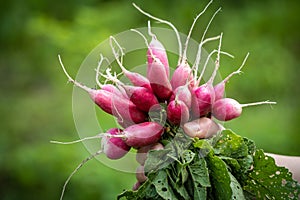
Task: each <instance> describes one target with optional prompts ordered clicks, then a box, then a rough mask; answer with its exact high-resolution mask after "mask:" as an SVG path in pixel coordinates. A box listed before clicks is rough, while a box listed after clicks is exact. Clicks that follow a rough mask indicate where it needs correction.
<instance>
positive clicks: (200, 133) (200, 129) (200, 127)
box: [183, 117, 224, 139]
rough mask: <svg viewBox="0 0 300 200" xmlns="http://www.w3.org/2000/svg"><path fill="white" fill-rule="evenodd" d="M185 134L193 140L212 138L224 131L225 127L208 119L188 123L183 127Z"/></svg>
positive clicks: (202, 118)
mask: <svg viewBox="0 0 300 200" xmlns="http://www.w3.org/2000/svg"><path fill="white" fill-rule="evenodd" d="M183 130H184V132H185V133H186V134H187V135H188V136H190V137H192V138H195V137H197V138H200V139H204V138H210V137H212V136H213V135H215V134H217V132H219V131H221V130H224V127H223V126H221V125H219V124H217V123H216V122H214V121H213V120H212V119H209V118H207V117H201V118H199V119H196V120H193V121H190V122H187V123H185V124H184V125H183Z"/></svg>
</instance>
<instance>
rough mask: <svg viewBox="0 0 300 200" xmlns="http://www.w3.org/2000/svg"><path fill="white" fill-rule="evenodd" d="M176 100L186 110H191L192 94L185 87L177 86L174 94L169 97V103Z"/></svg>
mask: <svg viewBox="0 0 300 200" xmlns="http://www.w3.org/2000/svg"><path fill="white" fill-rule="evenodd" d="M175 98H176V99H178V100H180V101H183V102H184V103H185V105H186V106H187V107H188V108H191V104H192V94H191V92H190V90H189V88H188V86H187V85H183V86H179V87H177V88H176V89H175V90H174V93H173V94H172V96H171V97H170V100H169V101H170V102H171V101H173V100H175Z"/></svg>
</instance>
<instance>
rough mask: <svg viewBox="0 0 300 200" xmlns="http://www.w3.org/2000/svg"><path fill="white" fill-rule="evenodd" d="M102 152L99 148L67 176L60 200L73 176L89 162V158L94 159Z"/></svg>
mask: <svg viewBox="0 0 300 200" xmlns="http://www.w3.org/2000/svg"><path fill="white" fill-rule="evenodd" d="M101 153H102V150H99V151H97V152H96V153H94V154H92V155H91V156H89V157H88V158H86V159H84V160H83V161H82V162H81V163H80V164H79V165H78V166H77V167H76V168H75V170H74V171H73V172H72V173H71V174H70V176H69V177H68V178H67V180H66V181H65V183H64V186H63V189H62V192H61V196H60V200H62V199H63V197H64V193H65V190H66V187H67V185H68V183H69V181H70V180H71V178H72V176H73V175H74V174H75V173H76V172H77V171H78V170H79V169H80V168H81V167H82V166H83V165H84V164H85V163H86V162H88V161H89V160H91V159H93V158H94V157H96V156H98V155H100V154H101Z"/></svg>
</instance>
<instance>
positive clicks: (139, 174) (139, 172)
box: [135, 165, 148, 183]
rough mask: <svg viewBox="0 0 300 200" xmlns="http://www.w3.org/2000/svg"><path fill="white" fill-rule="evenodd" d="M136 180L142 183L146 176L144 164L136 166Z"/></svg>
mask: <svg viewBox="0 0 300 200" xmlns="http://www.w3.org/2000/svg"><path fill="white" fill-rule="evenodd" d="M135 175H136V180H137V181H138V182H140V183H144V182H145V181H146V180H147V179H148V177H147V176H146V175H145V168H144V166H142V165H140V166H138V167H137V168H136V173H135Z"/></svg>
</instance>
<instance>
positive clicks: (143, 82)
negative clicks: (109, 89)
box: [110, 36, 152, 91]
mask: <svg viewBox="0 0 300 200" xmlns="http://www.w3.org/2000/svg"><path fill="white" fill-rule="evenodd" d="M113 41H114V43H116V45H117V46H118V47H119V49H120V51H121V53H122V54H124V53H123V51H122V48H121V47H120V45H119V43H118V42H117V41H116V39H115V38H114V37H113V36H110V46H111V49H112V51H113V54H114V56H115V59H116V61H117V63H118V65H119V67H120V68H121V70H122V71H123V73H124V74H125V76H126V77H127V78H128V79H129V80H130V82H131V83H132V84H133V85H134V86H139V87H145V88H147V89H148V90H150V91H152V88H151V85H150V82H149V80H148V79H147V78H146V77H144V76H143V75H141V74H139V73H136V72H131V71H129V70H127V69H126V68H125V67H124V66H123V64H122V62H121V61H120V60H119V58H118V55H117V52H116V51H115V49H114V47H113V44H112V42H113Z"/></svg>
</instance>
